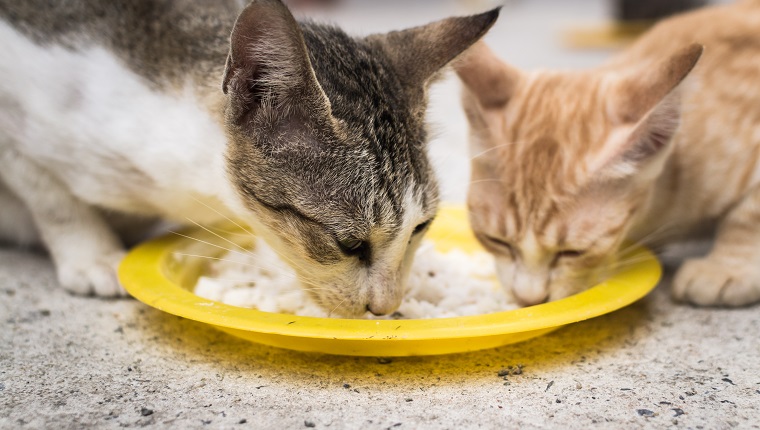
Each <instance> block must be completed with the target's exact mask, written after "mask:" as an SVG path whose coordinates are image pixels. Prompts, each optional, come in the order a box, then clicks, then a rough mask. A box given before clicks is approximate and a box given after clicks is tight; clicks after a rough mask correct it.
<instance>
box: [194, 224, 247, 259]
mask: <svg viewBox="0 0 760 430" xmlns="http://www.w3.org/2000/svg"><path fill="white" fill-rule="evenodd" d="M186 219H187V220H188V221H190V222H191V223H193V224H195V225H196V226H198V227H199V228H201V229H203V230H205V231H207V232H209V233H211V234H213V235H214V236H216V237H218V238H219V239H222V240H223V241H225V242H227V243H229V244H231V245H233V246H235V247H237V248H238V249H240V250H242V251H243V252H244V253H246V254H248V255H253V253H252V252H251V250H250V249H247V248H245V247H243V246H242V245H240V244H238V243H235V242H233V241H231V240H229V239H227V238H226V237H224V236H222V235H220V234H218V233H216V232H214V231H211V229H209V228H207V227H204V226H202V225H201V224H199V223H197V222H195V221H193V220H192V219H190V218H186Z"/></svg>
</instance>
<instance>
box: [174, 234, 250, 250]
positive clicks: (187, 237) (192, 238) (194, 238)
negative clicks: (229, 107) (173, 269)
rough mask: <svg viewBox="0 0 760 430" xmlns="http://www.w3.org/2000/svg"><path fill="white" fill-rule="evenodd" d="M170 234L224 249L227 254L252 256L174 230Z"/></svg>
mask: <svg viewBox="0 0 760 430" xmlns="http://www.w3.org/2000/svg"><path fill="white" fill-rule="evenodd" d="M169 233H172V234H175V235H177V236H181V237H184V238H186V239H190V240H194V241H196V242H200V243H202V244H204V245H208V246H212V247H214V248H219V249H223V250H225V251H227V252H233V253H236V254H240V255H250V254H249V253H246V252H241V251H237V250H235V249H231V248H227V247H225V246H222V245H218V244H215V243H211V242H209V241H206V240H203V239H198V238H197V237H192V236H188V235H186V234H183V233H180V232H178V231H173V230H170V231H169Z"/></svg>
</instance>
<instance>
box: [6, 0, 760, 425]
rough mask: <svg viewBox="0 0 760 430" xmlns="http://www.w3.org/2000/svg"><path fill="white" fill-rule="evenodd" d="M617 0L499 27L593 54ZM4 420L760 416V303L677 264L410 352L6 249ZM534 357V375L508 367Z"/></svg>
mask: <svg viewBox="0 0 760 430" xmlns="http://www.w3.org/2000/svg"><path fill="white" fill-rule="evenodd" d="M486 3H490V2H486V1H469V2H451V1H449V2H443V1H442V2H419V3H402V2H398V1H395V2H362V3H351V4H349V6H347V7H346V8H345V9H342V10H339V11H335V12H334V13H331V14H330V16H331V19H332V20H334V21H336V22H337V23H339V24H340V25H343V26H345V27H347V28H349V29H351V30H354V31H357V32H360V33H369V32H374V31H383V30H387V29H391V28H401V27H403V26H406V25H415V24H420V23H424V22H426V21H429V20H430V19H435V18H440V17H443V16H446V15H448V14H451V13H469V12H473V11H474V10H475V9H477V8H481V9H482V8H484V7H486ZM604 13H605V2H604V1H602V0H585V1H579V2H566V1H561V0H540V1H539V0H535V1H530V2H528V1H511V2H509V3H508V5H507V7H505V9H504V12H503V14H502V18H501V19H500V21H499V23H497V25H496V27H495V28H494V29H493V31H492V32H491V34H489V36H488V38H489V41H490V42H491V43H492V45H493V46H494V47H495V49H496V50H497V52H499V53H500V54H501V55H502V57H504V58H507V59H509V60H510V61H511V62H512V63H513V64H516V65H518V66H521V67H526V68H535V67H573V68H575V67H585V66H589V65H593V64H597V63H598V62H599V61H601V60H602V59H603V58H605V57H606V56H607V55H609V53H607V52H596V51H591V52H570V51H566V50H563V49H562V48H561V45H560V44H559V43H558V34H559V32H560V31H562V30H563V28H566V26H568V25H570V24H577V23H578V22H592V23H593V22H598V21H599V20H601V19H603V17H604ZM430 117H431V120H432V121H433V122H434V123H435V124H437V126H436V130H437V138H436V139H435V140H434V142H432V144H431V153H432V156H433V158H434V159H435V160H436V162H437V163H438V168H439V169H440V171H441V172H444V173H445V175H442V185H443V188H444V192H443V195H444V196H445V198H446V199H448V200H462V199H463V198H464V193H465V191H466V187H467V168H468V167H467V158H468V157H467V151H466V147H465V145H464V135H465V130H466V125H465V123H464V118H463V116H462V114H461V110H460V109H459V107H458V84H457V83H456V81H455V80H453V79H448V80H445V81H444V82H442V83H441V84H440V85H439V86H438V87H437V88H436V89H435V90H434V91H433V93H432V103H431V115H430ZM0 324H2V329H0V428H1V429H24V428H33V429H48V428H49V429H79V428H120V427H128V428H134V427H150V428H182V429H184V428H190V429H192V428H204V429H205V428H209V429H217V428H223V429H235V428H257V429H259V428H261V429H285V428H287V429H291V428H292V429H300V428H304V429H308V428H311V427H313V428H317V429H344V428H348V429H355V428H356V429H359V428H361V429H400V430H403V429H428V428H430V429H458V428H463V429H468V428H524V429H533V428H558V429H581V428H601V429H621V428H653V429H659V428H677V429H687V428H691V429H725V428H759V427H760V424H759V423H760V336H759V335H758V334H759V333H760V309H759V308H758V307H754V308H748V309H738V310H723V309H696V308H692V307H688V306H678V305H675V304H673V303H672V302H671V301H670V300H669V298H668V296H667V281H665V282H664V283H663V285H661V286H660V287H659V288H658V289H657V290H656V291H655V292H654V293H653V294H651V295H650V296H648V297H647V298H646V299H644V300H642V301H640V302H638V303H636V304H634V305H632V306H630V307H628V308H625V309H622V310H620V311H618V312H615V313H612V314H609V315H606V316H603V317H600V318H596V319H593V320H589V321H586V322H582V323H578V324H574V325H571V326H568V327H566V328H564V329H561V330H559V331H556V332H554V333H552V334H549V335H547V336H544V337H541V338H538V339H535V340H532V341H528V342H525V343H522V344H518V345H514V346H509V347H502V348H498V349H492V350H486V351H481V352H476V353H469V354H459V355H450V356H439V357H418V358H404V359H393V360H391V361H390V362H387V361H385V360H378V359H375V358H352V357H336V356H329V355H318V354H305V353H296V352H290V351H286V350H280V349H275V348H270V347H265V346H260V345H256V344H251V343H248V342H245V341H242V340H238V339H236V338H234V337H230V336H228V335H225V334H223V333H220V332H217V331H216V330H214V329H211V328H208V327H205V326H203V325H201V324H198V323H194V322H191V321H187V320H183V319H180V318H177V317H173V316H170V315H167V314H164V313H162V312H160V311H156V310H153V309H151V308H148V307H147V306H145V305H142V304H141V303H138V302H136V301H134V300H115V301H109V300H97V299H89V298H81V297H74V296H70V295H68V294H66V293H65V292H63V291H62V290H61V289H60V288H59V287H58V286H57V285H56V281H55V277H54V273H53V269H52V266H51V264H50V262H49V261H48V259H47V258H46V257H45V256H44V255H42V254H35V253H28V252H24V251H18V250H12V249H0ZM518 364H523V365H524V367H523V372H522V374H519V375H509V376H506V379H505V378H504V377H500V376H498V373H499V371H500V370H502V369H505V368H507V367H508V366H517V365H518Z"/></svg>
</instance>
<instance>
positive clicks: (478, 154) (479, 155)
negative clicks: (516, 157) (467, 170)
mask: <svg viewBox="0 0 760 430" xmlns="http://www.w3.org/2000/svg"><path fill="white" fill-rule="evenodd" d="M515 144H516V142H507V143H502V144H499V145H494V146H492V147H490V148H488V149H486V150H485V151H481V152H479V153H477V154H475V155H473V156H471V157H470V161H472V160H475V159H476V158H480V157H483V156H484V155H488V153H489V152H491V151H495V150H497V149H500V148H505V147H507V146H513V145H515Z"/></svg>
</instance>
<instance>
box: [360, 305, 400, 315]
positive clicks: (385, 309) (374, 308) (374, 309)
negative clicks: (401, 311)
mask: <svg viewBox="0 0 760 430" xmlns="http://www.w3.org/2000/svg"><path fill="white" fill-rule="evenodd" d="M397 307H398V306H396V307H393V308H392V309H391V308H390V307H389V306H382V305H379V304H377V303H367V312H369V313H371V314H372V315H374V316H376V317H381V316H383V315H388V314H390V313H393V311H395V310H396V308H397Z"/></svg>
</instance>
